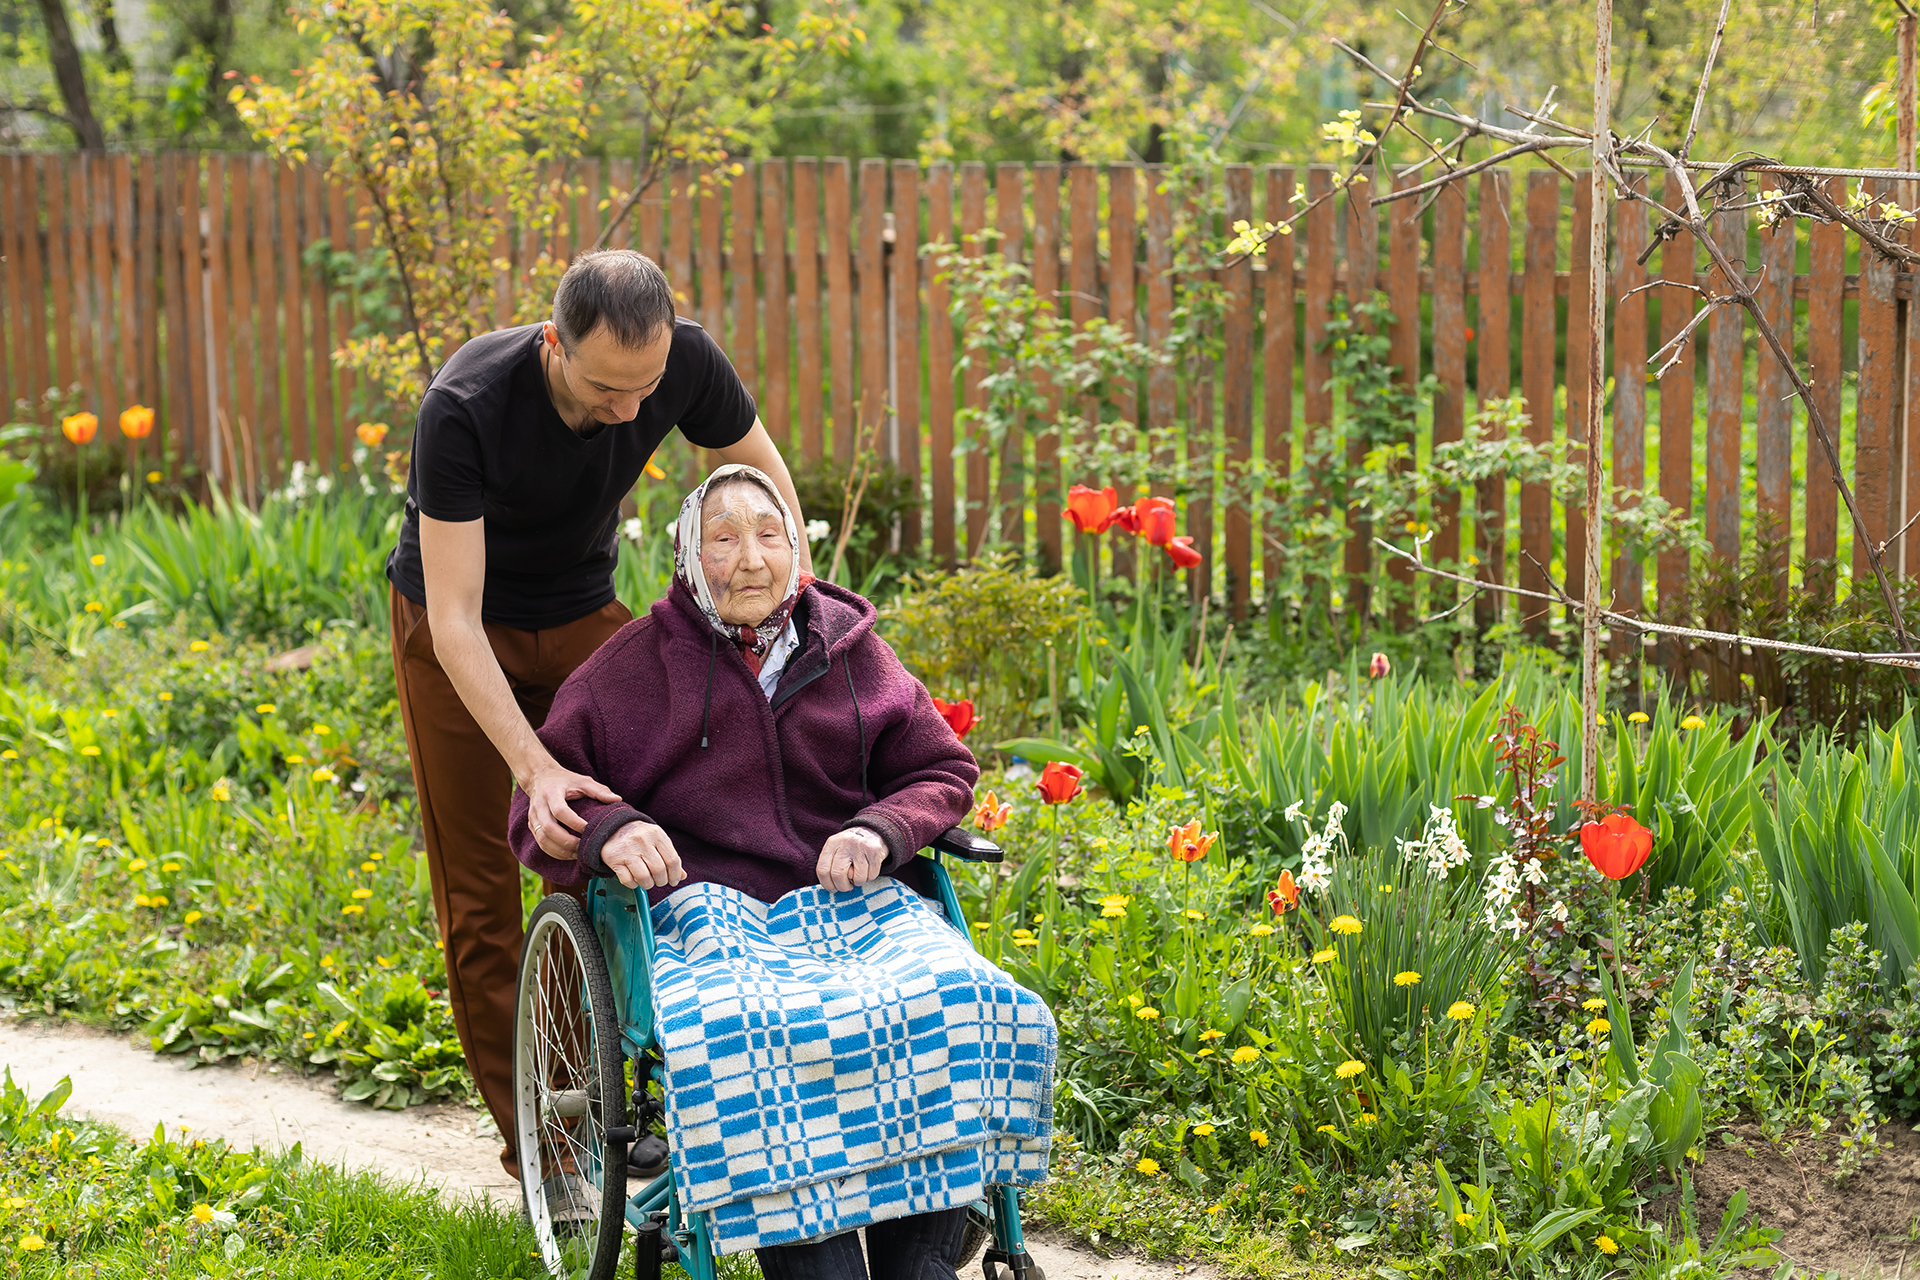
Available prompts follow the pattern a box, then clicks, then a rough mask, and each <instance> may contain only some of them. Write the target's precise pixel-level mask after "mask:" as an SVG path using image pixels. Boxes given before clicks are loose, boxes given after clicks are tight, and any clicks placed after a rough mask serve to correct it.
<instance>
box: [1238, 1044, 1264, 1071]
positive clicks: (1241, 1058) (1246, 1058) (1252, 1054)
mask: <svg viewBox="0 0 1920 1280" xmlns="http://www.w3.org/2000/svg"><path fill="white" fill-rule="evenodd" d="M1258 1061H1260V1051H1259V1050H1258V1049H1256V1048H1254V1047H1253V1046H1252V1045H1246V1044H1243V1045H1241V1046H1240V1047H1239V1048H1238V1049H1235V1050H1234V1051H1233V1065H1234V1066H1236V1067H1244V1066H1246V1065H1247V1064H1248V1063H1249V1062H1258Z"/></svg>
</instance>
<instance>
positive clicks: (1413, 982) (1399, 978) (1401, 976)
mask: <svg viewBox="0 0 1920 1280" xmlns="http://www.w3.org/2000/svg"><path fill="white" fill-rule="evenodd" d="M1393 985H1394V986H1396V987H1417V986H1419V985H1420V975H1419V974H1417V973H1415V972H1414V971H1413V970H1411V969H1407V970H1405V971H1403V972H1401V973H1396V974H1394V975H1393Z"/></svg>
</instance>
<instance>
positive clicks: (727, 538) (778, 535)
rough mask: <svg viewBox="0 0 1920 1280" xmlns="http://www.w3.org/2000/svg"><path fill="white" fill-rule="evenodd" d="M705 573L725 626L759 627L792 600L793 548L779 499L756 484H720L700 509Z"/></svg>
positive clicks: (702, 555)
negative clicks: (789, 590) (784, 601)
mask: <svg viewBox="0 0 1920 1280" xmlns="http://www.w3.org/2000/svg"><path fill="white" fill-rule="evenodd" d="M700 571H701V572H702V573H704V574H706V575H707V590H708V591H709V592H711V593H712V595H713V605H714V609H715V610H716V611H717V612H718V613H719V614H720V620H721V621H722V622H726V623H729V624H731V625H733V626H737V627H755V626H759V625H760V624H761V623H762V622H764V621H766V618H767V615H768V614H770V613H772V612H773V611H774V609H775V607H777V606H778V605H779V603H780V601H781V600H782V599H784V598H785V596H786V591H787V579H788V577H789V576H791V574H792V573H793V544H792V543H790V542H788V541H787V528H786V522H785V521H784V520H783V519H781V516H780V508H779V507H778V506H776V505H775V504H774V501H773V496H772V495H771V494H769V493H768V492H767V491H766V490H765V489H763V488H761V487H760V486H759V485H757V484H754V483H753V482H751V481H744V480H743V481H735V482H732V483H728V484H720V485H715V486H714V487H713V488H711V489H709V490H707V496H706V500H705V501H704V502H702V504H701V506H700Z"/></svg>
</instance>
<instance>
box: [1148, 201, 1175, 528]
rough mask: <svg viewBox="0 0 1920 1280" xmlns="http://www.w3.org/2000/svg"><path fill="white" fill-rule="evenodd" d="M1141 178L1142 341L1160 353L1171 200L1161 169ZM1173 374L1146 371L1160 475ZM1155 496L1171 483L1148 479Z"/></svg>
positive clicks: (1165, 462)
mask: <svg viewBox="0 0 1920 1280" xmlns="http://www.w3.org/2000/svg"><path fill="white" fill-rule="evenodd" d="M1146 178H1147V345H1148V346H1150V347H1152V348H1153V349H1154V350H1156V351H1160V352H1165V351H1166V349H1167V343H1168V342H1169V340H1170V339H1171V338H1172V337H1173V201H1172V200H1170V199H1169V198H1168V196H1167V189H1166V187H1167V182H1166V168H1165V166H1163V165H1157V164H1155V165H1148V166H1146ZM1174 379H1175V375H1174V371H1173V366H1172V365H1171V364H1168V363H1164V362H1163V363H1160V364H1156V365H1154V367H1153V368H1152V369H1150V370H1149V371H1148V372H1147V424H1148V428H1149V430H1150V431H1151V432H1152V436H1151V438H1150V447H1151V448H1152V450H1153V454H1154V461H1155V463H1156V464H1157V466H1158V467H1159V468H1160V469H1161V473H1162V474H1163V475H1164V474H1165V470H1166V468H1168V467H1169V466H1170V464H1171V463H1172V462H1173V436H1172V431H1173V425H1174V411H1175V405H1176V403H1177V401H1176V398H1175V396H1176V390H1175V381H1174ZM1153 493H1154V495H1155V496H1156V497H1168V496H1171V495H1172V493H1173V486H1172V485H1170V484H1168V483H1167V482H1166V481H1164V480H1161V481H1158V482H1156V483H1155V484H1154V486H1153Z"/></svg>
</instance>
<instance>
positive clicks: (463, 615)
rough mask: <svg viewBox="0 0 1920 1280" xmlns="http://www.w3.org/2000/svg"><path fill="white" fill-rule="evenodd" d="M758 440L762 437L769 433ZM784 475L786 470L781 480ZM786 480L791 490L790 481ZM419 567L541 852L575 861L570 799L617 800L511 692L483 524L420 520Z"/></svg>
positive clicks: (431, 623)
mask: <svg viewBox="0 0 1920 1280" xmlns="http://www.w3.org/2000/svg"><path fill="white" fill-rule="evenodd" d="M761 435H762V437H763V438H764V436H765V433H764V432H762V433H761ZM768 448H769V450H771V448H772V442H771V441H768ZM775 458H776V459H777V458H778V455H777V454H776V455H775ZM785 474H786V473H785V471H784V470H783V471H782V472H781V475H782V477H784V476H785ZM787 483H788V485H789V487H790V486H791V484H792V481H790V480H789V481H788V482H787ZM420 569H421V576H422V577H423V578H424V579H425V580H426V588H427V626H428V628H429V629H430V630H431V632H432V634H433V653H434V657H436V658H438V659H439V660H440V667H441V669H442V670H443V671H445V672H446V673H447V678H448V679H449V680H451V681H453V688H454V692H455V693H458V694H459V695H460V701H462V702H464V703H466V705H467V711H468V712H469V713H470V714H472V716H473V718H474V721H475V723H477V724H478V725H479V726H480V729H481V731H482V732H484V733H485V734H486V735H487V739H488V741H490V742H492V743H493V746H494V749H495V750H496V751H498V752H499V753H500V757H501V759H503V760H505V761H506V762H507V767H508V768H509V769H511V770H513V780H514V781H515V782H517V783H518V784H519V785H520V789H521V790H522V791H525V792H526V793H527V800H528V825H529V827H530V828H531V829H532V831H533V833H534V836H535V838H536V839H538V840H539V842H540V847H541V848H542V849H544V850H545V851H546V852H547V853H548V854H549V855H550V856H552V857H555V858H572V857H574V856H575V854H576V852H577V851H578V849H579V847H580V840H579V838H578V836H576V835H575V834H574V833H575V832H578V831H581V830H583V829H584V828H585V826H586V823H585V822H583V821H582V820H581V818H580V816H579V815H578V814H576V813H575V812H574V811H573V810H572V809H571V808H569V807H568V805H567V801H569V800H572V799H577V798H579V797H581V796H586V797H588V798H590V799H594V800H602V801H605V802H607V803H609V804H617V803H619V800H620V797H619V796H618V795H616V794H615V793H614V792H613V791H611V790H609V789H608V788H607V787H604V786H602V785H601V784H600V783H598V782H596V781H594V780H593V779H592V778H589V777H587V776H586V775H585V774H580V773H573V772H571V771H570V770H567V769H563V768H561V767H560V765H559V763H558V762H557V761H555V760H554V758H553V757H552V756H551V755H550V754H548V752H547V749H546V747H545V746H544V745H542V744H541V742H540V739H539V738H538V737H536V736H535V735H534V732H533V726H532V725H530V724H528V723H527V717H526V716H525V715H524V714H523V713H522V712H521V710H520V704H519V703H518V702H516V701H515V700H514V696H513V690H512V689H510V688H508V687H507V676H506V673H505V672H503V671H502V670H501V669H500V660H499V659H498V658H496V657H494V655H493V646H492V645H491V644H489V643H488V642H487V633H486V630H485V628H484V627H483V626H482V624H481V620H480V598H481V593H482V591H483V589H484V588H485V586H486V581H487V540H486V529H485V522H484V521H482V520H462V521H457V522H449V521H445V520H435V519H433V518H432V517H430V516H427V515H422V516H421V517H420Z"/></svg>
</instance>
